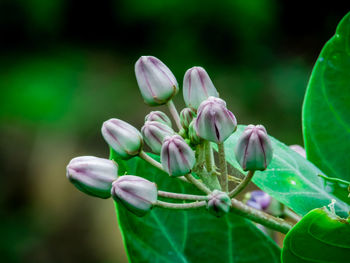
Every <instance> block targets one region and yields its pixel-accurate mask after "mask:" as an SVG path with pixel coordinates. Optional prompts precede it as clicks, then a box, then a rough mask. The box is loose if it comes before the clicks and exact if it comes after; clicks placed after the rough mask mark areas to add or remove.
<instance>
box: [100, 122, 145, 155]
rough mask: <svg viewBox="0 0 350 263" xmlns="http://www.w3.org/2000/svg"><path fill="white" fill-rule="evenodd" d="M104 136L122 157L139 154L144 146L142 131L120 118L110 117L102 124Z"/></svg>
mask: <svg viewBox="0 0 350 263" xmlns="http://www.w3.org/2000/svg"><path fill="white" fill-rule="evenodd" d="M101 131H102V136H103V138H104V139H105V141H106V142H107V143H108V145H109V146H110V147H112V149H113V150H114V151H115V152H116V153H117V155H118V156H119V157H120V158H122V159H129V158H131V157H133V156H136V155H138V154H139V153H140V152H141V150H142V146H143V141H142V135H141V133H140V132H139V131H138V130H137V129H136V128H135V127H134V126H132V125H130V124H129V123H127V122H125V121H122V120H119V119H109V120H108V121H105V122H104V123H103V125H102V129H101Z"/></svg>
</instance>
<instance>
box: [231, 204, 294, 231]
mask: <svg viewBox="0 0 350 263" xmlns="http://www.w3.org/2000/svg"><path fill="white" fill-rule="evenodd" d="M231 202H232V207H231V211H232V212H233V213H235V214H237V215H240V216H242V217H245V218H247V219H250V220H252V221H254V222H256V223H259V224H261V225H263V226H266V227H268V228H271V229H273V230H276V231H278V232H281V233H283V234H287V232H288V231H289V230H291V229H292V227H293V225H291V224H290V223H288V222H286V221H284V220H283V219H281V218H278V217H274V216H272V215H269V214H267V213H265V212H262V211H260V210H257V209H255V208H252V207H250V206H247V205H245V204H243V203H242V202H240V201H238V200H236V199H231Z"/></svg>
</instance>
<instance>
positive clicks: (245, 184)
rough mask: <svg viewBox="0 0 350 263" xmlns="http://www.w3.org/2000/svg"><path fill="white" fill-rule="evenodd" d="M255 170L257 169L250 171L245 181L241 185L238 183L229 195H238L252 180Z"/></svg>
mask: <svg viewBox="0 0 350 263" xmlns="http://www.w3.org/2000/svg"><path fill="white" fill-rule="evenodd" d="M254 172H255V171H249V172H248V174H247V175H246V176H245V177H244V179H243V181H242V182H241V183H240V184H239V185H237V187H236V188H235V189H233V190H232V191H231V192H229V194H228V196H229V197H231V198H232V197H235V196H236V195H238V194H239V193H240V192H241V191H242V190H243V189H244V188H245V187H246V186H247V185H248V184H249V182H250V181H251V180H252V178H253V175H254Z"/></svg>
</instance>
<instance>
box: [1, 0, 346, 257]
mask: <svg viewBox="0 0 350 263" xmlns="http://www.w3.org/2000/svg"><path fill="white" fill-rule="evenodd" d="M319 5H321V4H320V3H319ZM349 7H350V6H346V5H345V4H344V3H343V5H340V4H338V3H336V2H334V3H331V4H330V5H329V6H312V7H308V6H307V5H306V4H305V2H300V3H298V1H277V0H250V1H246V0H236V1H232V0H222V1H209V0H201V1H200V0H194V1H188V0H187V1H186V0H169V1H157V0H149V1H142V0H140V1H137V0H124V1H117V0H114V1H113V0H104V1H82V0H74V1H69V0H50V1H42V0H0V91H1V93H0V176H1V183H0V208H1V209H0V258H1V261H4V262H38V263H41V262H68V263H69V262H125V260H126V257H125V253H124V252H123V247H122V243H121V240H120V234H119V232H118V229H117V225H116V217H115V214H114V207H113V203H112V201H108V200H107V201H105V200H98V199H94V198H91V197H88V196H85V195H83V194H81V193H80V192H78V191H77V190H76V189H74V188H73V186H72V185H70V184H69V182H68V180H67V179H66V178H65V166H66V164H67V163H68V162H69V160H70V159H71V158H73V157H75V156H78V155H96V156H99V157H108V148H107V145H106V144H105V143H104V141H103V139H102V137H101V136H100V127H101V124H102V122H103V121H104V120H106V119H108V118H111V117H117V118H121V119H125V120H127V121H129V122H130V123H132V124H134V125H135V126H136V127H138V128H140V127H141V126H142V122H143V118H144V115H146V114H147V113H148V112H149V111H150V110H151V109H150V108H148V107H147V106H146V105H144V104H143V103H142V98H141V96H140V94H139V92H138V87H137V84H136V80H135V76H134V63H135V61H136V60H137V59H138V57H139V56H141V55H154V56H156V57H158V58H159V59H161V60H162V61H163V62H164V63H165V64H167V65H168V66H169V68H170V69H171V70H172V71H173V72H174V74H175V76H176V77H177V79H178V82H179V83H180V86H181V83H182V78H183V74H184V72H185V71H186V70H187V69H188V68H189V67H192V66H194V65H200V66H203V67H204V68H206V70H207V71H208V73H209V74H210V76H211V78H212V80H213V82H214V84H215V85H216V87H217V89H218V90H219V92H220V95H221V97H223V98H224V99H225V100H226V101H227V104H228V107H229V108H230V109H231V111H232V112H233V113H234V114H235V115H236V117H237V120H238V122H239V123H240V124H249V123H261V124H264V125H265V126H266V127H267V129H268V131H269V133H270V134H271V135H273V136H274V137H276V138H278V139H280V140H281V141H283V142H285V143H287V144H302V134H301V105H302V101H303V95H304V92H305V88H306V84H307V81H308V77H309V75H310V73H311V70H312V66H313V64H314V62H315V60H316V58H317V56H318V54H319V52H320V50H321V48H322V46H323V44H324V43H325V42H326V41H327V40H328V39H329V38H330V37H331V36H332V35H333V33H334V31H335V28H336V25H337V23H338V22H339V21H340V19H341V18H342V17H343V16H344V15H345V14H346V13H347V12H348V11H349V9H350V8H349ZM181 97H182V95H181V93H180V94H179V96H177V97H176V99H175V102H176V104H177V105H178V108H179V109H180V108H181V107H183V105H184V104H183V101H182V98H181Z"/></svg>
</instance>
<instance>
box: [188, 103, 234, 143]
mask: <svg viewBox="0 0 350 263" xmlns="http://www.w3.org/2000/svg"><path fill="white" fill-rule="evenodd" d="M195 128H196V131H197V134H198V136H199V137H201V138H203V139H205V140H208V141H211V142H216V143H222V142H224V141H225V140H226V139H227V138H228V137H229V136H230V135H231V134H232V133H233V132H234V131H235V130H236V128H237V120H236V117H235V116H234V115H233V113H232V112H230V111H229V110H228V109H227V108H226V102H225V101H223V100H222V99H219V98H215V97H209V98H208V99H207V100H205V101H203V102H202V103H201V105H200V106H199V108H198V110H197V118H196V122H195Z"/></svg>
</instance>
